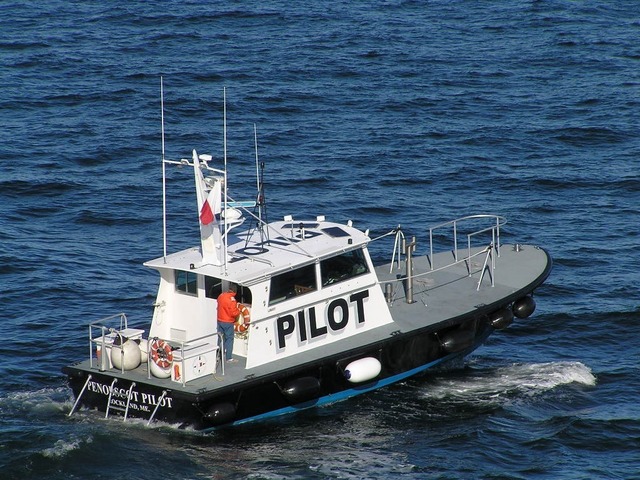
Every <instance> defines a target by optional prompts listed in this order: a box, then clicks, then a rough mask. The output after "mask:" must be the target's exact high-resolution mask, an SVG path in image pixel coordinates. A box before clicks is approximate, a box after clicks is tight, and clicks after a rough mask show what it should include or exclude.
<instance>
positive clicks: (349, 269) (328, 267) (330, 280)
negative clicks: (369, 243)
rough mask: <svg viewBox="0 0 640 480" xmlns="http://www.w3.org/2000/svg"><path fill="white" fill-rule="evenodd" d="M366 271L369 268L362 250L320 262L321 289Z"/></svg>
mask: <svg viewBox="0 0 640 480" xmlns="http://www.w3.org/2000/svg"><path fill="white" fill-rule="evenodd" d="M368 271H369V268H368V267H367V262H366V260H365V258H364V253H363V252H362V250H352V251H351V252H347V253H343V254H342V255H338V256H337V257H331V258H327V259H326V260H322V261H321V262H320V277H321V278H322V286H323V287H326V286H328V285H332V284H334V283H338V282H342V281H343V280H348V279H349V278H353V277H357V276H358V275H362V274H363V273H367V272H368Z"/></svg>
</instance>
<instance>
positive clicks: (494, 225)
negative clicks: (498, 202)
mask: <svg viewBox="0 0 640 480" xmlns="http://www.w3.org/2000/svg"><path fill="white" fill-rule="evenodd" d="M482 220H490V224H489V226H480V225H477V224H476V225H474V227H473V228H472V229H471V231H467V232H466V233H465V235H466V237H467V241H466V243H467V254H466V256H465V257H464V258H460V257H459V255H458V251H459V249H458V234H459V233H460V230H462V228H464V227H467V229H468V224H469V223H472V222H474V221H475V222H478V221H482ZM506 223H507V219H506V218H505V217H502V216H500V215H488V214H479V215H467V216H465V217H460V218H456V219H455V220H449V221H446V222H442V223H439V224H436V225H433V226H432V227H430V228H429V255H428V259H429V265H430V268H429V270H428V271H425V272H421V273H418V274H414V273H413V266H412V261H411V257H412V252H413V251H414V249H415V237H413V240H412V241H411V243H409V244H407V242H406V239H405V235H404V233H403V232H402V230H401V229H400V226H398V228H397V229H395V230H394V231H393V232H395V234H396V235H395V242H394V245H393V252H392V256H391V264H390V271H389V273H391V272H392V271H393V265H394V263H395V261H396V254H397V262H398V269H399V268H400V257H401V255H402V253H404V255H405V263H406V266H407V268H406V274H405V275H403V276H401V277H399V278H396V279H390V280H383V281H378V284H380V285H382V284H385V285H388V284H392V283H395V282H406V300H407V303H412V302H413V280H414V279H415V278H418V277H421V276H424V275H430V274H432V273H435V272H437V271H440V270H444V269H447V268H450V267H453V266H455V265H458V264H459V263H462V262H465V263H467V270H468V274H469V276H471V275H472V271H471V259H472V258H474V257H476V256H479V255H484V254H486V257H485V260H484V267H483V269H482V274H481V276H480V280H479V282H478V286H477V289H479V288H480V283H481V282H482V279H483V277H484V273H485V270H486V269H487V267H488V262H489V260H490V261H491V267H490V272H489V275H490V278H491V286H492V287H493V286H494V285H495V283H494V273H493V271H494V270H495V268H496V261H495V255H497V256H498V257H500V227H502V226H503V225H505V224H506ZM443 228H451V229H452V232H453V252H452V253H453V262H451V263H449V264H447V265H444V266H436V265H435V257H434V238H433V237H434V232H437V231H438V230H441V229H443ZM487 233H490V234H491V239H490V241H488V243H487V244H485V245H484V248H480V250H479V251H477V252H475V253H473V252H472V247H471V243H472V240H473V239H474V238H477V237H479V236H480V235H482V234H487ZM383 236H386V235H383ZM380 238H381V237H380ZM403 250H404V251H403ZM494 251H495V255H494V254H493V252H494Z"/></svg>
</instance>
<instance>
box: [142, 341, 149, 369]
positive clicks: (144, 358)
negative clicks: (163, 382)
mask: <svg viewBox="0 0 640 480" xmlns="http://www.w3.org/2000/svg"><path fill="white" fill-rule="evenodd" d="M148 351H149V341H148V340H147V339H146V338H143V339H142V340H140V358H141V361H142V363H146V362H147V361H148V360H149V354H148V353H147V352H148Z"/></svg>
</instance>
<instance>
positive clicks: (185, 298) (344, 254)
mask: <svg viewBox="0 0 640 480" xmlns="http://www.w3.org/2000/svg"><path fill="white" fill-rule="evenodd" d="M163 110H164V108H163ZM224 124H225V128H224V152H225V154H224V156H223V158H222V159H221V160H220V161H219V162H216V161H214V160H213V158H212V156H211V155H202V154H198V153H197V152H196V151H195V150H194V151H193V152H192V153H191V155H190V156H189V158H185V159H180V160H170V159H166V158H165V157H164V133H163V156H162V173H163V203H164V205H165V208H163V216H164V219H163V220H164V223H163V224H164V238H165V241H164V254H163V256H162V257H160V258H156V259H154V260H150V261H148V262H146V263H145V264H144V265H145V266H146V267H148V268H151V269H153V270H155V271H157V272H158V274H159V286H158V291H157V297H156V301H155V303H154V310H153V316H152V318H151V319H150V322H149V324H148V325H144V326H133V325H129V322H128V318H127V315H126V314H125V313H118V314H115V315H110V316H107V317H105V318H101V319H97V320H95V321H92V322H90V323H89V324H88V328H87V331H88V335H87V337H86V340H87V344H88V347H89V348H88V356H87V357H86V358H84V359H81V360H80V361H79V362H77V363H74V364H72V365H69V366H65V367H64V368H63V372H64V373H65V374H66V375H67V377H68V381H69V385H70V387H71V389H72V390H73V393H74V397H75V403H74V404H73V407H72V408H71V411H70V412H69V416H72V415H73V414H74V413H75V412H77V411H78V410H79V409H81V408H82V409H83V410H84V411H86V410H98V411H100V412H102V413H103V414H104V416H105V417H107V418H118V419H120V420H122V421H127V420H128V419H138V421H142V422H146V423H149V424H151V423H152V422H164V423H168V424H174V425H179V426H183V427H189V428H194V429H198V430H204V431H207V430H212V429H216V428H219V427H221V426H226V425H237V424H241V423H245V422H250V421H256V420H261V419H266V418H269V417H274V416H278V415H283V414H288V413H292V412H297V411H300V410H304V409H308V408H313V407H319V406H323V405H327V404H331V403H334V402H337V401H341V400H345V399H348V398H351V397H354V396H357V395H361V394H365V393H367V392H370V391H373V390H376V389H379V388H383V387H385V386H388V385H391V384H394V383H397V382H401V381H403V380H406V379H408V378H410V377H413V376H416V375H419V374H423V373H425V372H428V371H429V370H431V369H434V368H437V367H440V366H443V365H445V364H447V363H449V362H452V361H456V360H459V359H462V358H464V357H465V356H467V355H468V354H469V353H471V352H473V351H474V350H475V349H476V348H477V347H479V346H480V345H481V344H482V343H483V342H484V341H485V340H486V339H487V338H488V337H489V335H491V334H492V333H494V332H495V331H496V330H501V329H504V328H506V327H508V326H509V325H510V324H511V323H512V322H513V320H514V318H518V319H523V318H526V317H529V316H530V315H531V314H532V313H533V312H534V310H535V301H534V298H533V295H534V292H535V290H536V289H537V288H538V287H539V286H540V285H541V284H542V283H543V282H544V281H545V279H546V278H547V276H548V275H549V273H550V270H551V267H552V260H551V257H550V255H549V254H548V252H547V251H546V250H545V249H543V248H541V247H539V246H536V245H524V244H520V243H503V239H502V235H503V226H504V225H505V223H506V219H505V218H504V217H502V216H499V215H487V214H481V215H469V216H464V217H462V218H457V219H454V220H449V221H445V222H442V223H439V224H436V225H433V226H431V227H424V228H422V231H423V232H424V237H423V238H422V239H417V238H416V237H413V236H411V237H410V238H409V237H408V235H407V236H405V230H404V229H403V228H401V227H398V226H396V227H394V228H390V229H389V231H388V232H386V233H384V234H382V235H380V236H378V237H375V238H373V237H372V235H370V232H369V231H368V230H364V231H363V230H361V229H358V228H356V227H355V226H354V225H353V224H352V222H351V221H348V222H346V223H339V222H336V221H334V220H332V219H329V218H326V217H325V216H322V215H320V216H317V217H315V218H297V217H294V216H293V215H291V214H287V215H285V216H283V217H281V219H278V220H276V221H272V222H269V221H268V220H267V218H266V209H265V202H264V195H263V192H262V180H261V174H260V173H258V177H259V178H258V182H257V184H258V194H257V196H256V200H255V201H250V202H240V201H234V200H233V199H231V198H230V197H229V195H228V191H227V185H228V183H229V176H230V169H228V166H227V160H226V107H225V112H224ZM163 132H164V127H163ZM256 152H257V149H256ZM217 163H219V165H218V164H217ZM256 164H258V160H257V154H256ZM176 166H182V167H188V168H183V169H182V170H183V171H185V170H186V171H187V172H190V173H191V174H192V175H193V178H194V180H195V190H196V199H197V205H195V206H194V209H193V219H194V222H195V221H197V222H198V224H199V227H200V241H199V243H198V244H197V246H195V247H193V248H189V249H186V250H182V251H177V252H174V253H170V254H169V253H167V246H166V245H167V242H166V237H167V234H166V195H167V192H166V182H165V181H164V180H165V178H166V169H167V168H174V167H176ZM256 166H257V165H256ZM257 171H258V172H260V170H259V169H257ZM189 176H191V175H189ZM195 207H197V208H195ZM372 242H387V243H388V252H389V255H388V257H387V261H386V262H382V263H381V264H377V263H374V262H373V261H372V256H371V255H370V252H369V247H370V245H371V244H372ZM418 242H420V244H421V245H420V244H419V243H418ZM418 245H419V248H417V246H418ZM418 250H422V251H423V252H424V253H423V254H417V253H416V252H417V251H418ZM232 285H233V286H235V288H236V290H237V292H236V294H235V298H236V300H237V302H239V306H240V309H241V311H242V313H241V315H239V316H238V320H237V322H236V324H235V328H234V331H235V334H234V337H235V338H234V341H233V350H232V352H231V353H232V361H231V362H228V361H226V360H225V358H226V357H227V356H228V352H225V351H224V345H225V343H224V342H223V335H222V334H220V333H219V332H218V328H217V321H216V318H217V315H216V312H217V308H218V297H219V296H220V294H221V293H223V292H226V291H228V290H229V288H230V286H232Z"/></svg>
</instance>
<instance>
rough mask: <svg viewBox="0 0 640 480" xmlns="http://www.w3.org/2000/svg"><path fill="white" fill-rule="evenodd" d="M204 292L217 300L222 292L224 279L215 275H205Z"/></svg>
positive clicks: (208, 296)
mask: <svg viewBox="0 0 640 480" xmlns="http://www.w3.org/2000/svg"><path fill="white" fill-rule="evenodd" d="M204 292H205V295H206V296H207V298H213V299H214V300H216V299H217V298H218V297H219V296H220V294H221V293H222V280H220V279H219V278H215V277H204Z"/></svg>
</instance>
